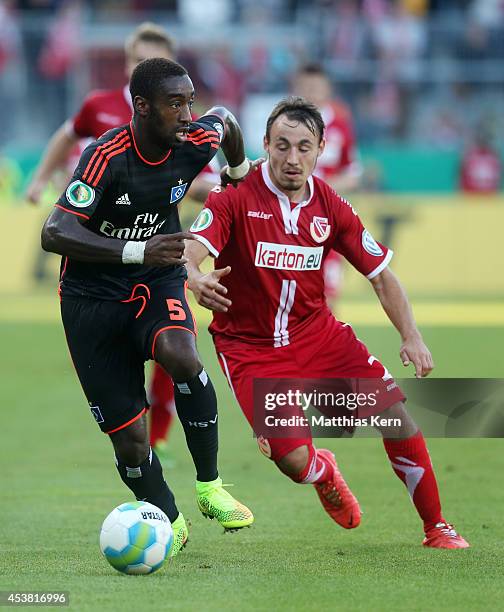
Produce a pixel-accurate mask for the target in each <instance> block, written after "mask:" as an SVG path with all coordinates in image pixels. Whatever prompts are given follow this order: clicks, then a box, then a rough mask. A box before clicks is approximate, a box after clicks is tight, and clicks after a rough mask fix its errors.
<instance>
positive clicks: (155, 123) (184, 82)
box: [145, 75, 194, 148]
mask: <svg viewBox="0 0 504 612" xmlns="http://www.w3.org/2000/svg"><path fill="white" fill-rule="evenodd" d="M193 100H194V87H193V84H192V81H191V79H190V78H189V76H188V75H184V76H180V77H171V78H168V79H165V80H164V82H163V84H162V88H161V90H160V91H159V92H158V94H157V95H156V97H155V98H154V99H153V100H150V101H149V102H148V108H147V114H146V116H145V120H146V125H147V129H148V130H149V134H150V137H151V138H152V140H153V141H154V142H156V144H157V145H158V146H160V147H162V148H170V147H177V146H181V145H183V144H184V142H185V141H186V140H187V134H188V130H189V124H190V123H191V121H192V117H191V109H192V105H193Z"/></svg>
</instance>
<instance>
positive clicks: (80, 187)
mask: <svg viewBox="0 0 504 612" xmlns="http://www.w3.org/2000/svg"><path fill="white" fill-rule="evenodd" d="M65 195H66V199H67V200H68V201H69V202H70V204H72V206H75V207H76V208H86V207H87V206H91V204H92V203H93V200H94V199H95V190H94V189H93V188H92V187H90V186H89V185H86V183H83V182H82V181H74V182H73V183H70V185H68V187H67V190H66V193H65Z"/></svg>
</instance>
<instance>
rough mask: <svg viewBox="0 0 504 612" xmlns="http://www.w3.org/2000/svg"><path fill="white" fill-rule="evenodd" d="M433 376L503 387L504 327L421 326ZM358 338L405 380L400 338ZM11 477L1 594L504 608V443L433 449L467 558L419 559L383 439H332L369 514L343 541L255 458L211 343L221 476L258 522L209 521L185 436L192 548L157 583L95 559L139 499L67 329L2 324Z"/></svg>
mask: <svg viewBox="0 0 504 612" xmlns="http://www.w3.org/2000/svg"><path fill="white" fill-rule="evenodd" d="M423 331H424V336H425V338H426V340H427V342H428V343H429V345H430V346H431V347H432V349H433V353H434V356H435V359H436V362H437V371H436V373H437V375H438V376H455V377H456V376H481V377H492V376H496V377H498V376H501V375H502V371H501V369H500V364H501V363H502V358H501V347H502V345H503V341H504V328H479V329H475V328H456V327H452V328H446V329H445V328H439V327H433V328H427V329H424V330H423ZM357 333H358V335H359V337H360V338H361V339H362V340H364V341H365V342H366V343H367V344H368V346H369V348H370V350H371V352H373V353H374V354H375V355H377V356H380V357H381V358H382V360H383V361H384V362H385V363H386V364H387V365H388V367H389V369H390V370H391V371H392V372H393V373H395V374H396V376H401V375H402V374H403V372H402V371H400V370H399V369H400V368H401V370H402V366H401V365H400V363H399V360H398V357H397V349H398V340H397V336H396V335H395V333H394V332H393V331H392V330H389V329H384V328H379V327H373V328H366V327H359V328H358V329H357ZM0 338H1V346H2V351H1V355H2V357H1V359H2V363H1V369H0V371H1V377H2V390H3V394H2V395H3V397H2V400H3V410H2V446H1V455H2V459H3V461H2V467H1V482H2V488H1V496H0V517H1V520H0V527H1V535H0V589H3V590H7V589H8V590H11V589H14V590H46V589H50V590H60V589H62V590H67V591H69V592H70V608H71V609H75V610H111V611H112V610H113V611H116V610H124V611H127V610H133V609H142V610H196V609H198V610H211V611H213V610H221V611H222V610H225V611H227V610H230V611H231V610H233V611H234V610H266V609H268V610H274V611H277V610H345V611H347V610H419V611H425V610H428V609H431V610H460V609H465V610H480V609H497V608H500V607H501V605H502V597H503V594H504V593H503V581H502V568H503V561H502V558H503V548H504V527H503V522H502V508H503V501H504V499H503V498H504V493H503V490H504V489H503V487H502V473H503V468H504V459H503V453H502V449H503V445H502V441H501V440H489V439H487V440H474V439H473V440H471V439H468V440H441V439H436V440H431V441H430V443H429V447H430V452H431V455H432V459H433V462H434V465H435V467H436V469H437V475H438V480H439V485H440V490H441V496H442V501H443V505H444V510H445V514H446V517H447V519H449V520H451V521H453V522H454V523H455V525H456V527H457V528H459V530H460V531H461V533H462V534H463V535H464V536H465V537H466V538H467V539H468V540H469V541H470V542H471V544H472V548H471V549H469V550H458V551H439V550H429V549H424V548H422V546H421V545H420V543H421V538H422V530H421V525H420V522H419V520H418V519H417V516H416V514H415V512H414V509H413V507H412V505H411V502H410V500H409V498H408V495H407V492H406V490H405V488H404V486H403V485H402V484H401V483H400V482H399V480H398V479H397V478H396V476H395V475H394V474H393V472H392V470H391V468H390V466H389V465H388V462H387V459H386V455H385V453H384V452H383V449H382V445H381V442H380V441H379V440H375V439H359V440H341V441H338V440H327V441H320V442H319V445H321V446H322V445H327V446H328V447H329V448H331V449H334V450H335V451H336V454H337V457H338V461H339V463H340V466H341V468H342V471H343V473H344V474H345V476H346V478H347V480H348V482H349V484H350V486H351V487H352V489H353V490H354V492H355V493H356V495H357V497H358V498H359V500H360V502H361V505H362V508H363V511H364V516H363V520H362V524H361V526H360V527H359V529H356V530H354V531H350V532H347V531H344V530H343V529H341V528H339V527H338V526H337V525H335V524H334V523H332V522H331V521H330V520H329V518H328V517H327V516H326V515H325V513H324V512H323V510H322V508H321V506H320V504H319V502H318V499H317V497H316V494H315V492H314V491H313V488H312V487H310V486H306V487H302V486H299V485H295V484H293V483H291V482H290V481H288V480H287V479H286V478H284V477H282V476H281V475H280V474H279V473H278V472H277V471H276V469H275V468H274V466H273V465H272V464H270V462H269V461H268V460H267V459H265V458H264V457H262V455H260V453H259V452H258V450H257V448H256V444H255V441H254V440H253V438H252V436H251V434H250V431H249V428H248V426H247V425H246V423H245V421H244V419H243V417H242V415H241V413H240V412H239V409H238V408H237V406H236V405H235V403H234V400H233V398H232V396H231V394H230V393H229V391H228V389H227V386H226V384H225V380H224V378H223V376H222V374H221V373H220V370H219V369H218V365H217V363H216V360H215V358H214V355H213V350H212V348H211V345H210V341H209V338H208V334H207V332H206V330H205V329H202V330H201V332H200V339H199V345H200V351H201V353H202V355H203V358H204V361H205V363H206V367H207V370H208V371H209V373H210V374H211V375H212V377H213V380H214V383H215V386H216V388H217V392H218V396H219V399H220V430H221V451H220V466H221V473H222V476H223V478H224V481H225V482H232V483H235V487H234V489H233V493H234V494H235V495H236V496H237V497H238V498H239V499H240V500H243V501H244V502H245V503H247V504H249V505H250V507H251V508H252V509H253V511H254V513H255V517H256V522H255V524H254V526H253V527H252V528H251V529H245V530H243V531H242V532H239V533H235V534H223V530H222V529H221V528H220V527H219V526H218V525H217V524H215V522H210V521H207V520H205V519H204V518H203V517H202V516H201V515H200V514H199V513H198V511H197V509H196V505H195V499H194V492H193V487H194V473H193V469H192V464H191V460H190V457H189V454H188V452H187V450H186V449H185V443H184V441H183V436H182V430H181V428H180V426H179V425H178V423H177V425H176V427H175V429H174V431H173V434H172V435H173V438H172V439H173V453H174V455H175V456H176V458H177V466H176V468H174V469H172V470H167V472H166V477H167V480H168V481H169V482H170V484H171V486H172V488H173V489H174V491H175V493H176V495H177V498H178V503H179V507H180V508H181V510H182V511H183V512H184V514H185V516H186V517H187V518H188V519H190V521H191V532H190V542H189V545H188V547H187V548H186V549H185V550H184V551H183V552H182V553H181V554H180V555H179V556H178V557H177V558H176V559H175V560H173V561H172V562H170V563H167V565H166V566H165V567H164V568H163V569H162V570H161V571H160V572H158V573H157V574H155V575H153V576H146V577H142V576H140V577H134V576H131V577H130V576H123V575H120V574H118V573H116V572H115V571H114V570H113V569H112V568H111V567H110V566H109V565H108V564H107V563H106V561H105V560H104V559H103V558H102V557H101V554H100V551H99V547H98V534H99V528H100V525H101V522H102V521H103V519H104V517H105V516H106V515H107V514H108V512H109V511H110V510H111V509H112V508H113V507H114V506H116V505H118V504H119V503H121V502H123V501H126V500H128V499H131V495H130V494H129V492H128V491H127V490H126V489H125V488H124V486H123V485H122V483H121V482H120V480H119V478H118V476H117V474H116V471H115V468H114V464H113V453H112V447H111V446H110V444H109V442H108V439H107V438H106V436H104V435H102V434H101V433H100V432H99V430H98V428H97V426H96V425H95V423H94V421H93V420H92V418H91V415H90V413H89V410H88V408H87V404H86V402H85V399H84V396H83V395H82V392H81V390H80V387H79V384H78V381H77V378H76V375H75V373H74V371H73V368H72V365H71V362H70V359H69V356H68V352H67V349H66V346H65V342H64V337H63V332H62V329H61V326H60V324H59V323H57V322H54V323H36V324H30V325H29V324H26V323H9V324H7V323H0Z"/></svg>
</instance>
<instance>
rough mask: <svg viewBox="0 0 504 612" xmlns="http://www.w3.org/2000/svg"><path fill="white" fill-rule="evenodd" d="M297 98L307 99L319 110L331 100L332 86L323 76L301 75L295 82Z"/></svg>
mask: <svg viewBox="0 0 504 612" xmlns="http://www.w3.org/2000/svg"><path fill="white" fill-rule="evenodd" d="M293 93H294V94H295V95H296V96H301V97H302V98H305V99H306V100H308V101H309V102H311V103H312V104H315V106H318V108H322V107H323V106H325V105H326V104H327V103H328V102H329V101H330V99H331V93H332V92H331V85H330V83H329V81H328V80H327V79H326V77H325V76H323V75H321V74H299V75H298V76H297V77H296V79H295V81H294V92H293Z"/></svg>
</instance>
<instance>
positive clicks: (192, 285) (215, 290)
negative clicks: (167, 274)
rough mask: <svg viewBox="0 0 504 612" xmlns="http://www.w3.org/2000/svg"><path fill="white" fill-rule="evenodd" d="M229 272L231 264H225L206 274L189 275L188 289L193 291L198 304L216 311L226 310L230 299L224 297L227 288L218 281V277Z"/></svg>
mask: <svg viewBox="0 0 504 612" xmlns="http://www.w3.org/2000/svg"><path fill="white" fill-rule="evenodd" d="M230 272H231V266H226V267H225V268H220V269H219V270H212V272H209V273H208V274H201V275H194V274H193V275H190V276H189V281H188V284H189V289H190V290H191V291H192V292H193V293H194V297H195V298H196V300H197V302H198V304H200V305H201V306H204V307H205V308H208V309H209V310H215V311H216V312H227V311H228V308H229V307H230V306H231V300H228V298H227V297H226V294H227V291H228V290H227V289H226V287H224V285H222V284H221V283H220V279H221V278H222V277H223V276H226V275H227V274H229V273H230Z"/></svg>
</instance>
